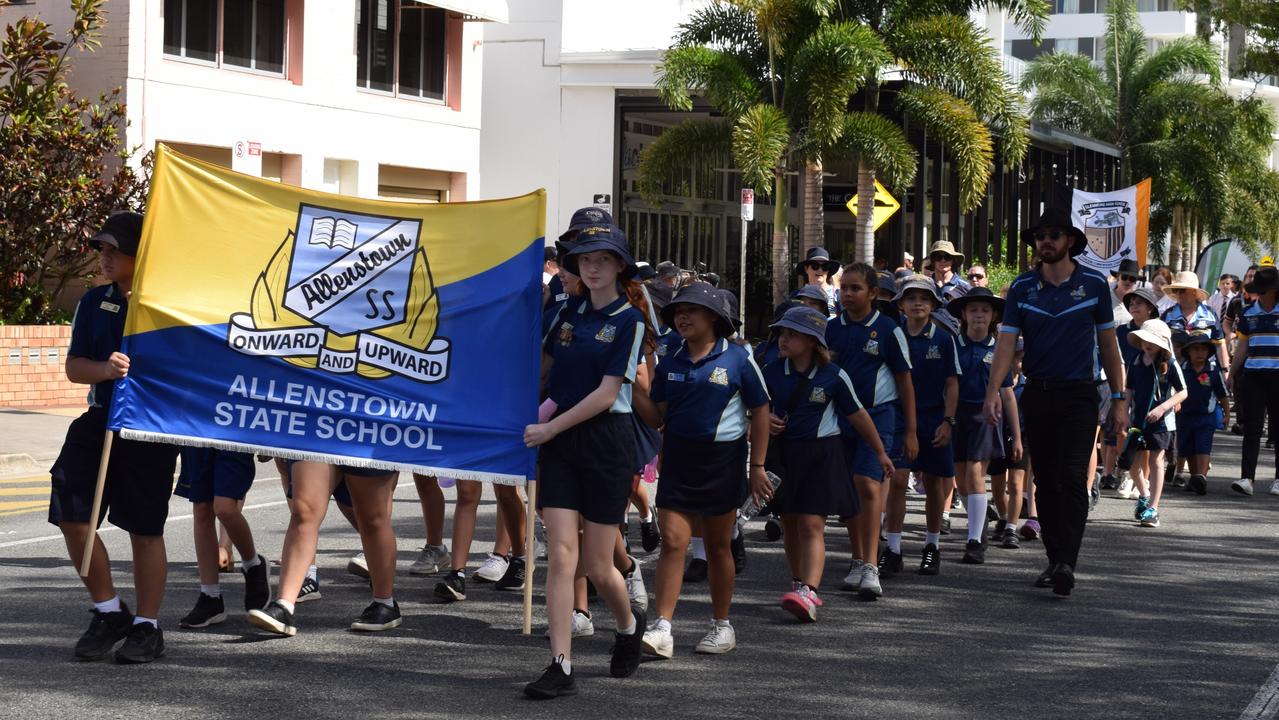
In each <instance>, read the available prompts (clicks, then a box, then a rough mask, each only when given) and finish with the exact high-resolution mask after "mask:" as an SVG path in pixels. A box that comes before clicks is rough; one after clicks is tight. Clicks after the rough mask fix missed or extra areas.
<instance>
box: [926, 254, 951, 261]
mask: <svg viewBox="0 0 1279 720" xmlns="http://www.w3.org/2000/svg"><path fill="white" fill-rule="evenodd" d="M928 259H929V260H932V261H933V262H938V261H940V260H949V259H950V256H949V255H947V254H946V253H937V254H936V255H929V256H928Z"/></svg>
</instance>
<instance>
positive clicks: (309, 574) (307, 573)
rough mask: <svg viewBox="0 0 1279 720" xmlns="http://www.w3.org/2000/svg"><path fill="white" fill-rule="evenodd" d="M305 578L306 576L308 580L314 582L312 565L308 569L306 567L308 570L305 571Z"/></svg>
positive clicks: (313, 567)
mask: <svg viewBox="0 0 1279 720" xmlns="http://www.w3.org/2000/svg"><path fill="white" fill-rule="evenodd" d="M306 576H307V577H308V578H311V579H312V580H315V579H316V577H315V566H314V565H312V566H310V567H308V568H307V569H306Z"/></svg>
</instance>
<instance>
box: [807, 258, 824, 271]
mask: <svg viewBox="0 0 1279 720" xmlns="http://www.w3.org/2000/svg"><path fill="white" fill-rule="evenodd" d="M804 267H806V268H808V269H809V270H825V269H826V263H823V262H819V261H817V260H814V261H813V262H810V263H804Z"/></svg>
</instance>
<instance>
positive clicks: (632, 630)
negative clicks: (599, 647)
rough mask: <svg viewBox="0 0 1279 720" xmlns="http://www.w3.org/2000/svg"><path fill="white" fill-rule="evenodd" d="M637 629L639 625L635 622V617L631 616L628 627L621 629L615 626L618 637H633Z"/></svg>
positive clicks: (619, 626)
mask: <svg viewBox="0 0 1279 720" xmlns="http://www.w3.org/2000/svg"><path fill="white" fill-rule="evenodd" d="M638 629H639V623H637V622H635V616H634V615H632V616H631V624H630V625H627V626H626V627H622V626H621V625H618V626H617V634H618V635H634V634H635V631H636V630H638Z"/></svg>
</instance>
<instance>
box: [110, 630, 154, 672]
mask: <svg viewBox="0 0 1279 720" xmlns="http://www.w3.org/2000/svg"><path fill="white" fill-rule="evenodd" d="M161 657H164V633H163V632H160V628H158V627H156V626H155V625H152V624H151V623H149V622H141V623H134V624H133V627H131V628H129V634H128V635H126V636H125V638H124V644H123V645H121V646H120V649H119V650H116V651H115V661H116V662H117V663H120V664H121V665H142V664H145V663H149V662H151V661H152V660H155V659H157V658H161Z"/></svg>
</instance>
